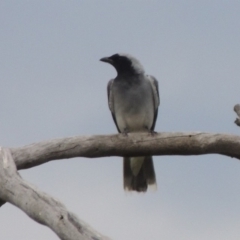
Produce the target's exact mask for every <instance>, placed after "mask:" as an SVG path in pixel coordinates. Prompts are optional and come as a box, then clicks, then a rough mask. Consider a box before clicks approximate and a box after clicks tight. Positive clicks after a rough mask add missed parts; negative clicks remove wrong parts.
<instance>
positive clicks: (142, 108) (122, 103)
mask: <svg viewBox="0 0 240 240" xmlns="http://www.w3.org/2000/svg"><path fill="white" fill-rule="evenodd" d="M100 61H102V62H106V63H109V64H111V65H112V66H113V67H114V68H115V69H116V71H117V76H116V77H115V78H114V79H112V80H110V81H109V82H108V86H107V93H108V105H109V109H110V111H111V113H112V117H113V120H114V122H115V124H116V127H117V129H118V131H119V132H120V133H123V134H127V133H129V132H153V131H154V127H155V123H156V120H157V115H158V106H159V104H160V100H159V91H158V82H157V80H156V79H155V78H154V77H153V76H150V75H146V74H145V72H144V69H143V66H142V65H141V63H140V62H139V61H138V60H137V59H136V58H134V57H133V56H131V55H129V54H114V55H112V56H110V57H104V58H101V59H100ZM123 178H124V179H123V181H124V189H125V190H128V191H138V192H145V191H146V190H147V188H148V185H155V186H156V177H155V172H154V165H153V160H152V157H151V156H139V157H124V159H123Z"/></svg>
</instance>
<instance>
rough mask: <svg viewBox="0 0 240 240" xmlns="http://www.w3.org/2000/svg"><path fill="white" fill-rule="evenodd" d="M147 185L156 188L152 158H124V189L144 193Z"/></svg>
mask: <svg viewBox="0 0 240 240" xmlns="http://www.w3.org/2000/svg"><path fill="white" fill-rule="evenodd" d="M148 185H155V186H156V177H155V171H154V165H153V159H152V157H151V156H148V157H131V158H128V157H124V158H123V186H124V189H125V190H127V191H137V192H146V191H147V188H148Z"/></svg>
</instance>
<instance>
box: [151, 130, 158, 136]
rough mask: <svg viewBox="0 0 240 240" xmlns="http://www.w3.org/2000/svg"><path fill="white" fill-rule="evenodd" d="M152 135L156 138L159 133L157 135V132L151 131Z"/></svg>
mask: <svg viewBox="0 0 240 240" xmlns="http://www.w3.org/2000/svg"><path fill="white" fill-rule="evenodd" d="M150 134H151V136H153V137H154V136H156V135H157V134H158V133H157V132H155V131H153V130H151V131H150Z"/></svg>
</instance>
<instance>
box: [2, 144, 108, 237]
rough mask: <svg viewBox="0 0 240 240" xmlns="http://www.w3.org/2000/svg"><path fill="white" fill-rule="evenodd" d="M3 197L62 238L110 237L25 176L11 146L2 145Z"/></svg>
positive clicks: (3, 199)
mask: <svg viewBox="0 0 240 240" xmlns="http://www.w3.org/2000/svg"><path fill="white" fill-rule="evenodd" d="M0 198H1V199H2V203H4V201H6V202H9V203H11V204H13V205H15V206H16V207H18V208H20V209H22V210H23V211H24V212H25V213H26V214H27V215H28V216H29V217H31V218H32V219H34V220H35V221H36V222H38V223H41V224H43V225H46V226H48V227H50V228H51V229H52V230H53V231H54V232H55V233H56V234H57V235H58V236H59V238H60V239H62V240H77V239H79V240H107V239H109V238H107V237H104V236H103V235H101V234H99V233H97V232H96V231H95V230H93V229H92V228H91V227H90V226H88V225H87V224H86V223H84V222H83V221H81V220H79V219H78V218H77V217H76V216H75V215H74V214H73V213H71V212H68V211H67V209H66V208H65V206H64V205H63V204H61V203H60V202H58V201H56V200H55V199H53V198H52V197H50V196H48V195H47V194H46V193H43V192H41V191H40V190H38V189H37V188H36V187H33V186H32V185H30V184H29V183H27V182H26V181H25V180H23V179H22V178H21V177H20V175H19V174H18V172H17V169H16V166H15V163H14V161H13V159H12V156H11V152H10V150H9V149H4V148H1V149H0Z"/></svg>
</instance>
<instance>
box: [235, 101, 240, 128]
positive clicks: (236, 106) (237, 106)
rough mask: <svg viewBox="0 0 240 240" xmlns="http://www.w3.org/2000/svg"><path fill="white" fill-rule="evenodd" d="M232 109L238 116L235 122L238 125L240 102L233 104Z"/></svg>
mask: <svg viewBox="0 0 240 240" xmlns="http://www.w3.org/2000/svg"><path fill="white" fill-rule="evenodd" d="M234 111H235V112H236V113H237V115H238V117H239V118H236V120H235V123H236V125H238V126H240V104H237V105H235V106H234Z"/></svg>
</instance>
